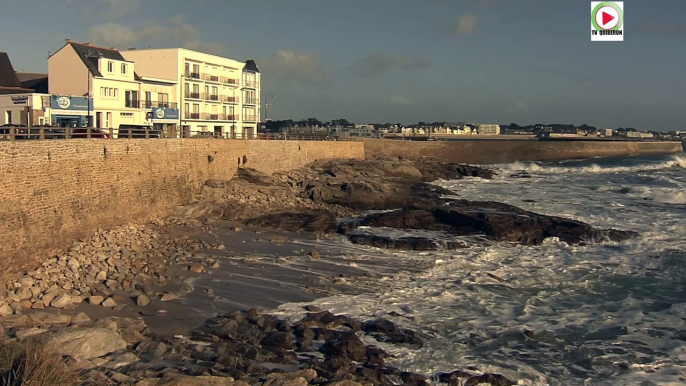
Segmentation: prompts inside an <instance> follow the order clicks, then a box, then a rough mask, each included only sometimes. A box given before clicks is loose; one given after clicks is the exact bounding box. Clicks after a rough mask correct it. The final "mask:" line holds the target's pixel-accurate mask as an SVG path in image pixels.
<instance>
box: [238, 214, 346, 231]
mask: <svg viewBox="0 0 686 386" xmlns="http://www.w3.org/2000/svg"><path fill="white" fill-rule="evenodd" d="M244 223H245V225H248V226H251V227H259V228H269V229H277V230H283V231H288V232H314V233H335V232H336V230H337V227H338V226H337V224H336V217H335V216H334V215H333V214H332V213H328V212H324V211H314V210H313V211H310V212H307V213H305V212H295V213H270V214H267V215H264V216H260V217H255V218H252V219H249V220H246V221H245V222H244Z"/></svg>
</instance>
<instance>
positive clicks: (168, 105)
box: [142, 101, 178, 109]
mask: <svg viewBox="0 0 686 386" xmlns="http://www.w3.org/2000/svg"><path fill="white" fill-rule="evenodd" d="M142 102H143V107H145V108H146V109H155V108H158V107H161V108H167V109H175V108H177V107H178V104H177V103H176V102H159V101H142Z"/></svg>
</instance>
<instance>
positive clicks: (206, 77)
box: [202, 74, 219, 83]
mask: <svg viewBox="0 0 686 386" xmlns="http://www.w3.org/2000/svg"><path fill="white" fill-rule="evenodd" d="M202 79H203V80H206V81H210V82H217V83H219V76H217V75H210V74H202Z"/></svg>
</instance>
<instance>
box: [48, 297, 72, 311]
mask: <svg viewBox="0 0 686 386" xmlns="http://www.w3.org/2000/svg"><path fill="white" fill-rule="evenodd" d="M71 305H72V301H71V296H69V295H66V294H62V295H58V296H57V297H56V298H54V299H53V300H52V301H51V302H50V307H54V308H66V307H68V306H71Z"/></svg>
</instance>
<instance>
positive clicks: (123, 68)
mask: <svg viewBox="0 0 686 386" xmlns="http://www.w3.org/2000/svg"><path fill="white" fill-rule="evenodd" d="M126 67H127V65H126V63H122V64H121V73H122V74H124V75H126Z"/></svg>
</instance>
